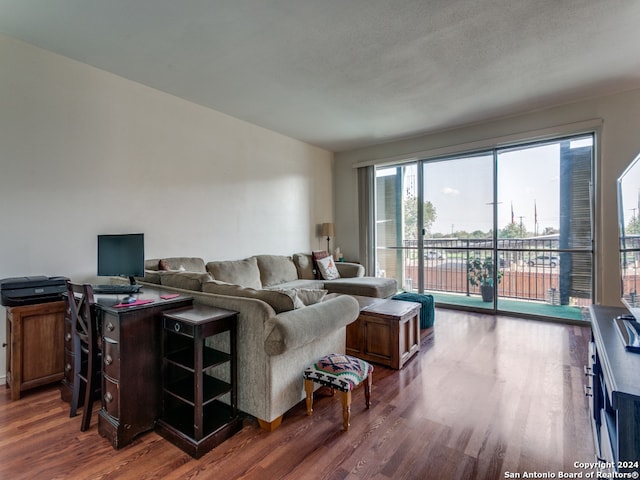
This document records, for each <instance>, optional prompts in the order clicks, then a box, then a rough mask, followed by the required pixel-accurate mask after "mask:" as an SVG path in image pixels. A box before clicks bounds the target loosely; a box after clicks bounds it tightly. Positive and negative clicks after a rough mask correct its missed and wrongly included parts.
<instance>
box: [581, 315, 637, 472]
mask: <svg viewBox="0 0 640 480" xmlns="http://www.w3.org/2000/svg"><path fill="white" fill-rule="evenodd" d="M590 311H591V325H592V339H591V344H590V345H589V348H590V352H589V363H588V365H587V367H586V372H587V375H588V378H589V384H588V385H587V388H586V393H587V396H588V397H589V399H590V413H591V421H592V427H593V436H594V440H595V444H596V453H597V460H598V461H599V462H600V464H599V465H598V466H599V467H600V470H601V471H604V472H611V471H617V472H628V473H631V472H637V471H639V470H640V376H639V372H640V353H633V352H628V351H626V350H625V348H624V345H623V342H622V336H621V334H620V332H619V331H618V328H619V327H618V323H617V322H616V320H615V319H616V317H617V316H619V315H623V314H626V313H627V310H626V309H623V308H617V307H605V306H598V305H592V306H591V307H590ZM609 478H610V477H609Z"/></svg>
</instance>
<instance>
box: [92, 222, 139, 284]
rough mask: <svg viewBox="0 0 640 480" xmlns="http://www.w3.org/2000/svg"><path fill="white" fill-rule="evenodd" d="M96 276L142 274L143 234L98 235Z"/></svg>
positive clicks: (132, 275) (131, 275) (135, 275)
mask: <svg viewBox="0 0 640 480" xmlns="http://www.w3.org/2000/svg"><path fill="white" fill-rule="evenodd" d="M98 276H100V277H109V276H122V277H129V280H130V281H131V283H132V284H133V283H135V280H134V278H133V277H142V276H144V234H143V233H130V234H123V235H98Z"/></svg>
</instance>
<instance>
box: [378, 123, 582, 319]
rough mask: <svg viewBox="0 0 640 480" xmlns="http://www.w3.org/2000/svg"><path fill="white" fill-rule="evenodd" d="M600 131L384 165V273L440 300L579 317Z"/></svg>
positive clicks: (478, 307)
mask: <svg viewBox="0 0 640 480" xmlns="http://www.w3.org/2000/svg"><path fill="white" fill-rule="evenodd" d="M592 164H593V136H592V135H582V136H576V137H572V138H566V139H559V140H553V141H547V142H539V143H535V144H527V145H517V146H512V147H509V148H501V149H492V150H488V151H483V152H475V153H473V154H466V155H458V156H450V157H445V158H436V159H429V160H421V161H417V162H410V163H405V164H399V165H394V166H386V167H384V168H378V169H377V170H376V231H375V235H376V237H375V238H376V269H377V270H376V273H377V274H378V275H381V276H388V277H393V278H396V279H398V283H399V285H400V286H401V288H402V289H404V290H407V291H414V292H426V293H431V294H433V295H434V296H435V297H436V301H437V302H438V303H439V304H448V305H453V306H457V307H461V308H471V309H474V310H481V311H482V310H484V311H486V310H490V311H504V312H514V313H522V314H530V315H536V316H554V317H555V316H559V317H562V318H572V319H580V318H581V317H582V311H581V307H585V306H587V305H588V304H589V303H591V288H592V276H593V275H592V273H593V272H592V268H593V267H592V253H593V252H592V221H591V207H592V199H591V194H590V192H591V186H592V184H591V182H592V180H591V179H592Z"/></svg>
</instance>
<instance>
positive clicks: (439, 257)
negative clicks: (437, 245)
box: [424, 250, 447, 260]
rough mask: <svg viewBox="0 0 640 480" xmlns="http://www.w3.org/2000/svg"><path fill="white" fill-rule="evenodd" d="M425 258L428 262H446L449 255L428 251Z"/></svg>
mask: <svg viewBox="0 0 640 480" xmlns="http://www.w3.org/2000/svg"><path fill="white" fill-rule="evenodd" d="M424 258H426V259H427V260H445V259H446V258H447V254H446V253H444V252H436V251H435V250H427V251H426V252H424Z"/></svg>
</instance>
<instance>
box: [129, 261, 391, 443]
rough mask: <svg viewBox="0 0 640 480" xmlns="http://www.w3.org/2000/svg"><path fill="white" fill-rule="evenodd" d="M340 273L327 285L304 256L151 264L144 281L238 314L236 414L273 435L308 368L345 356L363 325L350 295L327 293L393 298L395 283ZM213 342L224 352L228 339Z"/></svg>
mask: <svg viewBox="0 0 640 480" xmlns="http://www.w3.org/2000/svg"><path fill="white" fill-rule="evenodd" d="M336 266H337V269H338V270H339V274H340V277H339V278H336V279H333V280H324V279H321V278H316V272H315V269H314V266H313V261H312V259H311V256H310V255H307V254H299V255H294V256H291V257H288V256H279V255H258V256H255V257H250V258H247V259H243V260H236V261H219V262H208V263H206V264H205V262H204V261H203V260H202V259H200V258H193V257H179V258H178V257H174V258H167V259H153V260H147V261H146V263H145V267H146V272H145V276H144V278H141V279H139V281H140V283H142V284H143V285H145V284H154V285H156V286H157V285H161V286H162V288H164V289H170V290H174V291H176V292H179V293H182V294H184V295H189V296H192V297H193V298H194V301H195V302H197V303H202V304H206V305H211V306H214V307H219V308H226V309H229V310H234V311H237V312H238V313H239V321H238V337H237V352H238V408H239V409H240V410H241V411H242V412H244V413H247V414H249V415H252V416H254V417H256V418H257V419H258V421H259V423H260V425H261V426H262V428H264V429H266V430H273V429H274V428H276V427H277V426H278V425H279V424H280V422H281V421H282V416H283V414H284V413H285V412H286V411H287V410H289V409H290V408H292V407H293V406H294V405H296V404H297V403H298V402H299V401H300V400H302V399H303V398H304V397H305V393H304V389H303V381H302V372H303V371H304V369H305V367H307V366H308V365H310V364H311V363H312V362H313V361H315V360H317V359H318V358H320V357H322V356H324V355H326V354H329V353H333V352H337V353H344V351H345V339H346V328H345V327H346V325H348V324H349V323H351V322H353V321H354V320H355V319H356V318H357V317H358V314H359V306H358V302H357V301H356V300H355V299H354V298H353V297H351V296H350V295H328V296H327V293H328V292H329V293H331V292H333V293H347V294H359V295H367V294H369V295H368V296H385V297H388V296H390V295H393V294H394V293H396V284H395V281H393V280H389V279H376V278H373V277H366V276H364V270H363V268H362V266H360V265H357V264H353V263H342V264H341V263H336ZM143 291H144V289H143ZM208 341H210V342H217V343H216V344H215V345H212V346H216V347H218V348H225V345H224V344H225V342H226V343H227V344H228V337H225V336H224V335H221V336H218V337H213V339H209V340H208ZM220 343H222V345H220ZM216 373H217V374H220V372H216ZM222 374H223V375H224V372H222Z"/></svg>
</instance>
